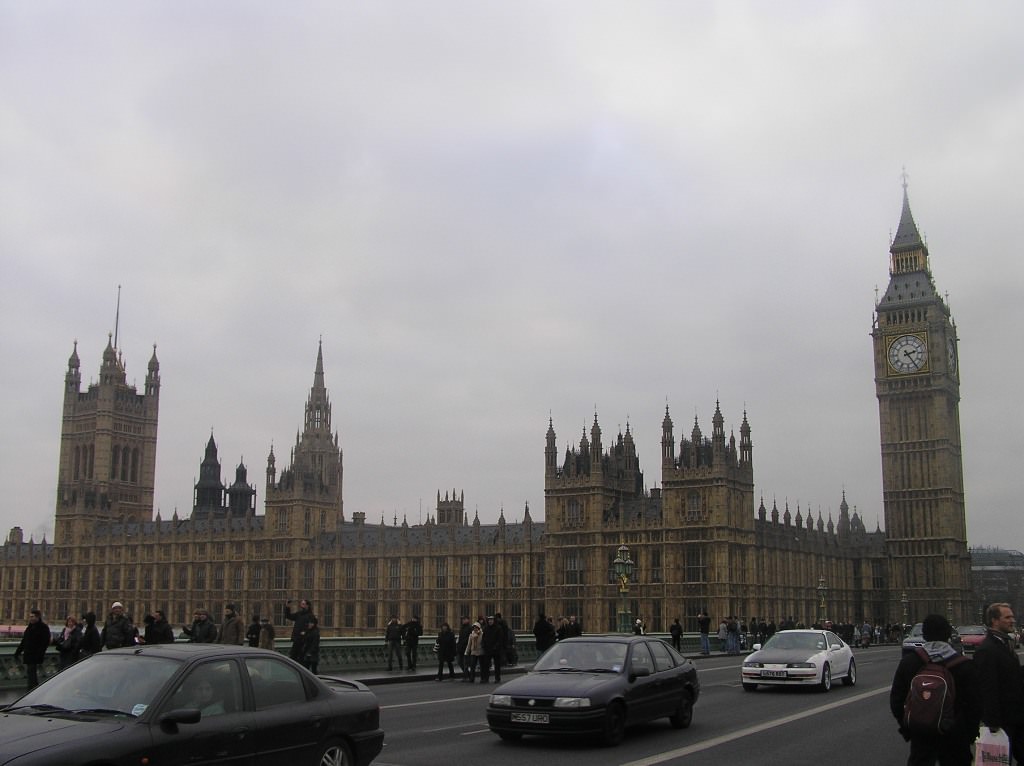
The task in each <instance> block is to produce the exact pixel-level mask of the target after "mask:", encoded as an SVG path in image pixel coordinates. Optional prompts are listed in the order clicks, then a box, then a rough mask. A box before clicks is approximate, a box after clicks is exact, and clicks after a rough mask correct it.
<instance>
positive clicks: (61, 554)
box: [0, 196, 970, 635]
mask: <svg viewBox="0 0 1024 766" xmlns="http://www.w3.org/2000/svg"><path fill="white" fill-rule="evenodd" d="M891 258H892V262H891V268H890V273H891V278H892V280H893V281H892V282H891V283H890V287H889V290H888V291H887V293H886V297H885V299H884V300H883V301H882V302H880V303H879V305H878V306H876V314H877V316H876V322H875V327H874V333H873V337H874V343H875V356H876V365H875V379H876V387H877V391H878V398H879V410H880V422H881V442H882V455H883V483H884V489H885V495H884V498H883V500H884V504H885V514H886V528H887V533H883V532H881V531H880V530H878V529H876V530H875V531H873V532H868V531H867V530H866V529H865V526H864V524H863V521H862V519H861V518H860V516H859V515H858V513H857V512H856V511H854V512H853V513H851V512H850V509H849V506H848V504H847V502H846V497H845V492H844V493H843V495H842V500H841V504H840V506H839V513H838V518H837V519H832V518H831V516H830V517H829V518H828V519H827V520H826V519H824V518H822V516H821V514H820V512H819V513H818V515H817V517H815V516H814V515H813V514H812V513H811V511H810V509H807V510H806V511H803V510H801V509H800V508H799V507H798V508H797V509H796V512H795V514H793V513H792V512H791V511H790V509H789V507H788V506H784V508H783V511H782V512H781V514H780V511H779V508H778V507H777V506H776V504H775V503H774V502H772V506H771V509H770V510H769V509H768V508H766V506H765V503H764V501H763V499H762V500H760V501H756V500H755V491H754V472H753V443H752V440H751V427H750V424H749V422H748V419H747V414H746V413H745V412H744V413H743V416H742V422H741V426H740V429H739V430H740V435H739V441H738V442H737V440H736V438H735V435H734V434H730V435H729V436H728V437H727V436H726V432H725V428H724V421H725V419H724V416H723V414H722V412H721V410H720V407H719V405H718V404H717V403H716V405H715V410H714V414H713V416H712V419H711V434H710V438H708V437H706V436H704V433H703V431H702V429H701V428H700V424H699V422H698V421H697V419H696V418H695V420H694V424H693V428H692V429H691V431H690V434H689V436H688V438H685V437H684V438H680V439H679V440H678V442H677V441H676V437H675V433H674V423H673V421H672V418H671V416H670V413H669V411H668V409H667V408H666V411H665V416H664V419H663V421H662V441H661V444H662V449H661V482H660V483H661V488H660V489H653V490H649V491H648V490H645V489H644V480H643V473H642V471H641V469H640V463H639V458H638V456H637V453H636V449H635V445H634V443H633V436H632V434H631V432H630V428H629V427H628V426H627V428H626V433H625V434H621V433H620V434H618V435H617V436H616V438H615V439H614V440H613V443H612V444H610V445H609V446H608V447H607V449H606V448H605V445H604V443H603V436H602V430H601V427H600V424H599V422H598V418H597V416H596V415H595V418H594V423H593V425H592V427H591V429H590V434H589V437H588V435H587V434H586V433H584V434H583V435H582V437H581V438H580V440H579V442H578V443H575V444H571V445H570V446H567V447H566V450H565V452H564V454H563V455H562V457H561V459H560V458H559V448H558V443H557V438H556V434H555V430H554V423H553V421H549V423H548V429H547V434H546V440H545V450H544V496H545V506H544V521H543V522H541V521H537V522H535V521H534V520H533V519H532V517H531V514H530V509H529V507H528V506H527V507H526V508H525V509H524V511H523V514H522V518H521V520H519V521H514V522H509V521H506V519H505V514H504V511H502V512H501V515H500V518H499V519H498V522H497V524H487V525H484V524H481V523H480V521H479V518H474V519H473V520H472V522H470V521H469V519H468V517H467V515H466V512H465V505H464V497H463V496H462V494H459V493H456V491H455V490H453V491H452V492H451V493H449V492H447V491H446V492H445V494H444V496H442V495H441V493H440V492H438V493H437V510H436V515H434V516H432V517H430V518H428V520H427V521H426V523H424V524H418V525H412V526H410V525H409V524H408V523H407V522H406V521H405V520H403V521H402V522H401V524H399V523H398V519H397V518H393V519H392V520H391V523H390V524H387V523H385V520H384V519H383V518H382V519H381V522H380V523H379V524H372V523H371V524H367V522H366V513H365V512H354V513H352V514H351V518H348V519H347V518H346V516H345V513H344V505H343V500H342V478H343V459H342V458H343V453H342V450H341V448H340V445H339V440H338V435H337V433H336V432H333V431H332V428H331V415H332V411H331V403H330V400H329V397H328V394H327V388H326V385H325V380H324V367H323V353H322V348H321V349H318V352H317V359H316V367H315V371H314V376H313V385H312V387H311V388H310V391H309V395H308V398H307V400H306V407H305V417H304V424H303V427H302V429H301V431H299V433H298V434H297V437H296V441H295V444H294V446H293V447H292V449H291V451H290V455H289V458H290V463H289V464H288V465H287V466H286V467H285V468H283V469H282V470H281V471H280V472H278V469H277V457H276V456H275V454H274V451H273V449H271V451H270V454H269V456H268V458H267V466H266V485H265V496H264V497H265V503H264V504H265V513H263V514H259V513H257V512H256V499H255V495H256V490H255V488H254V487H252V486H250V485H249V484H248V483H247V471H246V468H245V466H244V465H239V466H237V468H236V472H235V481H234V483H233V484H232V485H230V486H225V485H224V484H223V483H222V482H221V479H220V476H221V473H220V471H221V469H220V462H219V457H218V454H217V446H216V442H215V441H214V439H213V436H212V435H211V437H210V440H209V442H208V443H207V446H206V453H205V455H204V457H203V460H202V463H201V465H200V479H199V482H198V483H197V484H196V487H195V496H194V498H195V500H194V508H193V510H192V513H191V514H190V515H189V517H188V518H179V517H178V516H177V514H175V515H174V516H173V517H172V518H170V519H164V518H162V517H161V514H159V513H157V514H156V517H155V518H154V517H153V515H152V510H153V485H154V482H153V478H154V469H155V457H156V430H157V412H158V402H159V393H160V376H159V363H158V361H157V358H156V353H155V350H154V353H153V356H152V358H151V359H150V361H149V367H148V374H147V377H146V381H145V389H144V391H143V392H141V393H140V392H138V391H137V390H136V389H135V388H134V387H133V386H128V385H127V383H126V379H125V373H124V367H123V362H122V359H121V357H120V354H119V353H118V351H117V350H116V349H115V348H114V347H113V345H112V344H111V343H108V345H107V348H106V350H105V351H104V353H103V362H102V367H101V372H100V378H99V382H98V383H96V384H93V385H91V386H90V387H89V388H88V389H87V390H86V391H85V392H82V391H81V377H80V374H79V359H78V354H77V347H76V349H75V351H74V353H73V354H72V356H71V358H70V359H69V362H68V372H67V375H66V378H65V390H64V416H63V425H62V434H61V449H60V463H59V467H58V486H57V508H56V517H55V537H54V541H53V542H47V541H46V540H45V539H44V540H43V541H41V542H36V541H34V540H28V541H26V540H24V537H23V534H22V532H21V530H20V529H19V528H14V529H12V530H11V532H10V534H9V536H8V539H7V541H6V542H5V543H4V545H3V546H2V547H0V621H2V622H7V623H10V622H15V623H17V622H21V621H22V620H24V619H25V616H26V615H27V612H28V610H29V609H30V608H33V607H37V606H38V607H39V608H41V609H43V610H44V612H45V613H46V614H47V615H48V616H49V619H50V620H51V621H52V622H58V621H59V620H60V619H61V618H62V617H63V615H64V614H67V613H81V612H84V611H86V610H92V611H95V612H96V613H97V614H104V613H105V611H106V607H107V606H108V605H109V604H110V602H111V601H113V600H115V599H117V600H120V601H123V602H124V603H125V604H126V607H127V608H128V610H129V611H130V612H132V613H133V614H134V615H135V616H136V619H141V616H142V615H143V614H144V613H146V612H148V611H150V610H152V609H163V610H164V611H165V612H166V613H167V615H168V617H169V619H170V620H171V621H172V622H174V623H176V624H180V623H182V622H184V621H185V620H186V619H187V617H188V615H190V614H191V613H192V610H193V609H194V608H195V607H197V606H200V605H202V606H206V607H207V608H209V609H211V611H212V612H213V613H214V614H217V613H219V611H220V609H221V608H222V606H223V604H224V603H227V602H234V603H236V604H239V605H240V608H241V609H242V610H243V611H244V613H245V614H246V615H249V614H265V615H270V616H271V618H272V620H273V621H274V622H275V623H277V624H278V625H283V605H284V603H285V601H286V600H288V599H296V598H299V597H306V598H309V599H310V600H311V601H312V602H313V605H314V610H315V611H316V612H317V614H318V616H319V617H320V620H321V626H322V628H323V631H324V633H325V634H327V635H330V634H336V635H378V634H380V632H381V631H382V629H383V625H384V623H385V622H386V620H387V618H388V617H390V616H391V615H398V616H400V617H402V618H403V619H405V618H408V617H409V616H411V615H412V614H418V615H420V617H421V619H422V620H423V621H424V623H425V624H426V625H427V626H428V627H430V628H432V627H434V626H436V625H438V624H439V623H440V622H442V621H448V622H453V623H454V622H455V621H456V620H457V619H458V617H459V616H461V615H470V616H476V615H479V614H486V613H493V612H494V611H501V612H502V613H503V614H504V616H505V617H506V619H507V620H508V621H509V622H510V624H511V625H512V627H513V628H514V629H515V630H517V631H525V630H529V628H530V625H531V624H532V621H533V619H534V617H535V615H536V613H537V612H538V611H540V610H543V611H545V612H546V613H547V614H549V615H555V616H557V615H577V616H579V617H580V618H581V620H582V622H583V624H584V626H585V628H586V629H587V630H612V629H614V628H615V627H616V625H617V612H618V610H619V608H620V606H619V605H620V596H621V594H620V591H619V583H618V581H617V580H616V578H615V577H614V574H613V572H612V568H611V566H612V560H613V558H614V556H615V553H616V550H617V548H618V547H619V546H620V545H622V544H625V545H627V546H628V547H629V550H630V553H631V558H632V559H633V561H634V562H635V570H634V573H633V576H632V578H631V582H630V583H629V586H628V591H627V593H626V594H624V596H625V600H626V602H627V603H626V607H627V609H628V611H629V612H630V613H631V615H634V616H640V617H641V618H643V619H644V621H645V622H646V623H647V625H648V628H649V629H652V630H665V629H667V627H668V625H669V623H670V622H671V621H672V619H674V618H675V617H679V618H681V620H682V621H683V624H684V628H685V629H687V630H691V631H692V630H695V629H696V615H697V614H698V613H699V612H700V611H701V610H706V611H707V612H708V613H709V614H710V615H712V617H713V618H719V617H723V616H726V615H730V614H735V615H738V616H740V617H744V618H749V617H755V616H756V617H763V618H765V619H773V620H775V621H776V622H778V621H779V620H781V619H782V618H784V617H788V616H791V617H794V618H795V619H797V620H799V621H803V622H806V623H811V622H813V621H815V620H817V619H820V618H821V617H827V618H829V619H832V620H836V621H852V620H862V619H865V618H866V619H870V620H878V621H883V622H896V621H899V620H900V619H901V618H902V615H901V612H902V602H903V601H904V600H906V601H908V602H909V603H910V604H911V609H912V612H913V613H914V614H918V613H920V614H924V613H925V611H942V612H944V613H945V612H948V613H950V615H951V617H952V618H953V619H954V621H959V620H960V619H962V617H961V613H962V610H964V609H966V608H967V605H968V598H967V594H968V590H969V574H970V568H969V557H968V556H967V554H966V535H965V529H966V525H965V523H964V504H963V483H962V469H961V467H960V445H959V415H958V412H957V402H958V400H959V389H958V384H957V374H958V372H957V370H956V361H955V360H956V345H955V344H956V336H955V331H954V328H953V325H952V321H951V319H950V318H949V312H948V310H947V309H946V308H945V306H944V304H943V303H942V302H941V300H940V299H939V298H938V297H937V295H936V294H935V292H934V286H933V285H932V282H931V274H930V271H929V270H928V263H927V250H926V249H925V248H924V246H923V244H922V243H921V241H920V237H919V236H917V230H916V226H914V225H913V219H912V218H911V217H910V213H909V204H908V203H907V201H906V196H904V211H903V217H902V219H901V223H900V228H899V232H898V234H897V237H896V239H895V240H894V242H893V246H892V249H891ZM907 280H909V283H910V285H909V287H903V286H902V285H905V284H906V281H907ZM922 283H923V285H924V286H923V287H921V285H922ZM915 340H916V342H915ZM921 346H924V347H925V348H926V349H928V350H930V351H931V353H930V354H926V361H925V362H924V363H923V364H920V363H919V362H920V357H921V348H920V347H921ZM935 349H938V351H936V350H935ZM904 352H906V353H904ZM755 502H758V504H757V506H756V507H755ZM887 535H888V536H887ZM964 616H966V615H964ZM58 624H59V622H58Z"/></svg>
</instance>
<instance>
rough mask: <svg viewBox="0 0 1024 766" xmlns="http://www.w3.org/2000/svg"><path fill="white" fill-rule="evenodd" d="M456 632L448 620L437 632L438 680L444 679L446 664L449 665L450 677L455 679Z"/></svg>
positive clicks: (435, 649)
mask: <svg viewBox="0 0 1024 766" xmlns="http://www.w3.org/2000/svg"><path fill="white" fill-rule="evenodd" d="M455 644H456V640H455V633H454V632H452V626H451V625H449V624H448V623H447V622H443V623H441V629H440V630H439V631H438V632H437V640H436V641H434V651H435V652H436V653H437V680H438V681H443V680H444V666H445V665H447V666H448V678H449V679H451V680H453V681H454V680H455V666H454V664H453V663H454V662H455Z"/></svg>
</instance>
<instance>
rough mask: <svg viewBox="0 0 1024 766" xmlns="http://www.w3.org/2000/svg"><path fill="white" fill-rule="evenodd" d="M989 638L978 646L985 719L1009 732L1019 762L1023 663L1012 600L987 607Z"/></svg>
mask: <svg viewBox="0 0 1024 766" xmlns="http://www.w3.org/2000/svg"><path fill="white" fill-rule="evenodd" d="M985 621H986V624H987V630H986V632H985V638H984V639H983V640H982V642H981V643H980V644H978V648H977V649H975V650H974V662H976V663H977V666H978V676H979V682H980V686H981V698H982V712H981V721H982V723H984V724H985V726H987V727H988V728H989V729H991V730H992V731H994V732H996V731H999V730H1000V729H1002V730H1004V731H1005V732H1006V736H1007V737H1008V738H1009V740H1010V750H1011V751H1012V753H1013V759H1014V760H1015V761H1016V762H1017V763H1024V688H1022V686H1021V666H1020V661H1019V660H1018V659H1017V652H1016V650H1015V648H1014V645H1013V643H1012V641H1011V639H1010V634H1011V633H1013V632H1014V625H1015V622H1016V620H1015V618H1014V615H1013V609H1012V608H1011V607H1010V605H1009V604H1004V603H998V604H992V605H991V606H990V607H989V608H988V609H987V610H986V611H985Z"/></svg>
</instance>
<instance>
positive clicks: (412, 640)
mask: <svg viewBox="0 0 1024 766" xmlns="http://www.w3.org/2000/svg"><path fill="white" fill-rule="evenodd" d="M422 635H423V626H422V625H421V624H420V616H419V615H418V614H414V615H413V616H412V619H411V620H409V622H407V623H405V661H406V662H407V663H408V665H409V670H410V672H411V671H414V670H416V652H417V651H418V649H419V645H420V636H422ZM399 666H401V663H399Z"/></svg>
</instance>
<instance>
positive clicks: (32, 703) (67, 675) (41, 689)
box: [6, 652, 181, 716]
mask: <svg viewBox="0 0 1024 766" xmlns="http://www.w3.org/2000/svg"><path fill="white" fill-rule="evenodd" d="M180 667H181V663H180V662H178V661H177V660H170V659H166V658H163V657H147V656H146V655H135V654H120V653H118V654H107V653H106V652H104V653H101V654H95V655H93V656H92V657H89V658H88V659H85V660H82V661H81V662H79V663H76V664H74V665H72V666H71V667H69V668H66V669H65V670H62V671H61V672H60V673H58V674H57V675H55V676H54V677H53V678H51V679H49V680H47V682H46V683H44V684H42V685H40V686H37V687H36V688H35V689H33V690H32V691H30V692H29V693H28V694H26V695H25V696H24V697H22V698H21V699H19V700H17V701H16V702H14V703H12V704H11V705H10V707H8V708H7V711H6V712H22V713H25V714H33V713H35V714H38V713H39V712H40V711H43V710H46V711H51V712H52V711H54V710H69V711H75V710H80V711H105V712H107V713H111V714H116V713H123V714H125V715H132V716H140V715H142V714H143V713H144V712H145V711H146V708H148V707H149V706H150V705H151V704H153V702H154V701H155V700H156V698H157V696H158V695H159V693H160V690H161V689H162V688H163V687H164V684H166V683H167V679H169V678H170V677H171V676H172V675H174V673H175V671H177V670H178V669H179V668H180Z"/></svg>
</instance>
